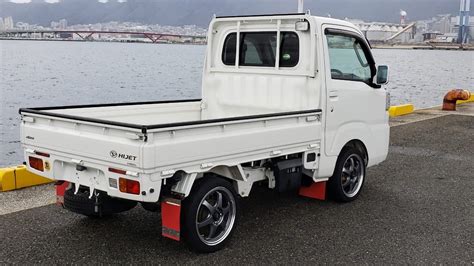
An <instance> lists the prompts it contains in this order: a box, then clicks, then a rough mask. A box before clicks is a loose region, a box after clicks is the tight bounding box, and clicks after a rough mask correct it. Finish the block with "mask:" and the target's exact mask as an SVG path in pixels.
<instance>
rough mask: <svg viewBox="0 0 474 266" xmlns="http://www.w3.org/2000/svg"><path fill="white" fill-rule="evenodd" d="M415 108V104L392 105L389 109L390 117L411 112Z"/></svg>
mask: <svg viewBox="0 0 474 266" xmlns="http://www.w3.org/2000/svg"><path fill="white" fill-rule="evenodd" d="M414 110H415V107H414V106H413V104H403V105H395V106H390V109H388V114H389V115H390V117H394V116H401V115H407V114H411V113H413V111H414Z"/></svg>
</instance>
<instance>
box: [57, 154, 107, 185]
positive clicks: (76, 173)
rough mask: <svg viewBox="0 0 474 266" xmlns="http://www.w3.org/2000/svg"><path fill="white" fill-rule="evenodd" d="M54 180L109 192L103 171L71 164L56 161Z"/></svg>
mask: <svg viewBox="0 0 474 266" xmlns="http://www.w3.org/2000/svg"><path fill="white" fill-rule="evenodd" d="M53 176H54V179H57V180H64V181H68V182H71V183H74V184H75V185H76V187H78V186H79V185H81V186H86V187H88V188H89V189H90V191H93V190H94V189H100V190H107V187H108V183H107V182H106V178H105V174H104V172H103V171H102V170H100V169H96V168H93V167H89V166H84V165H78V164H75V163H71V162H64V161H55V162H54V166H53Z"/></svg>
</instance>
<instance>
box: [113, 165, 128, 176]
mask: <svg viewBox="0 0 474 266" xmlns="http://www.w3.org/2000/svg"><path fill="white" fill-rule="evenodd" d="M109 171H110V172H112V173H116V174H121V175H126V174H127V171H125V170H120V169H115V168H112V167H109Z"/></svg>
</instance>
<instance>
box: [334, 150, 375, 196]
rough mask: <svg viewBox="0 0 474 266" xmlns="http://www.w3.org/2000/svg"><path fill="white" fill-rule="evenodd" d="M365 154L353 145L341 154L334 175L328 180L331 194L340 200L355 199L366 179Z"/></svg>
mask: <svg viewBox="0 0 474 266" xmlns="http://www.w3.org/2000/svg"><path fill="white" fill-rule="evenodd" d="M363 158H364V156H363V155H362V154H361V153H360V151H358V150H357V149H354V148H352V147H346V148H344V149H343V150H342V152H341V154H340V155H339V157H338V159H337V162H336V168H335V169H334V174H333V176H332V177H331V178H330V179H329V181H328V192H329V196H330V197H331V198H332V199H334V200H336V201H339V202H349V201H353V200H355V199H356V198H357V197H358V196H359V193H360V191H361V189H362V186H363V184H364V180H365V172H366V165H365V162H364V159H363Z"/></svg>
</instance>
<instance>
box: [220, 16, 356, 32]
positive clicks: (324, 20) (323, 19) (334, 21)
mask: <svg viewBox="0 0 474 266" xmlns="http://www.w3.org/2000/svg"><path fill="white" fill-rule="evenodd" d="M299 18H300V19H308V20H310V19H312V20H313V21H314V22H315V23H316V24H318V26H319V25H322V24H334V25H341V26H348V27H351V28H354V29H359V28H358V27H357V26H355V25H354V24H353V23H351V22H348V21H346V20H341V19H334V18H328V17H320V16H312V15H310V14H307V13H287V14H257V15H242V16H217V17H215V18H214V19H213V20H212V22H211V25H212V23H213V22H220V21H242V20H246V21H248V20H253V21H258V20H268V19H299Z"/></svg>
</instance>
